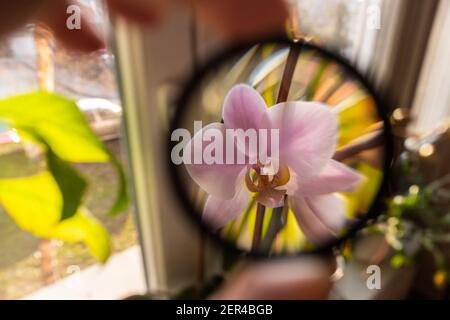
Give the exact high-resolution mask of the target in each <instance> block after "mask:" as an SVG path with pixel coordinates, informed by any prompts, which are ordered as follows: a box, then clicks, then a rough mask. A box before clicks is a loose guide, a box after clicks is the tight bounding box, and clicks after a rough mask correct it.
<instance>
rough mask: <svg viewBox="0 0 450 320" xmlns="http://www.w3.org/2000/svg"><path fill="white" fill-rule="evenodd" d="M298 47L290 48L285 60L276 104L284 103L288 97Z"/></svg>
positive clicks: (298, 52) (298, 50)
mask: <svg viewBox="0 0 450 320" xmlns="http://www.w3.org/2000/svg"><path fill="white" fill-rule="evenodd" d="M300 51H301V50H300V47H299V46H292V47H291V48H290V49H289V54H288V57H287V60H286V65H285V67H284V71H283V77H282V78H281V84H280V91H278V98H277V103H280V102H285V101H286V100H287V98H288V95H289V89H290V88H291V83H292V78H293V76H294V71H295V67H296V66H297V61H298V57H299V56H300Z"/></svg>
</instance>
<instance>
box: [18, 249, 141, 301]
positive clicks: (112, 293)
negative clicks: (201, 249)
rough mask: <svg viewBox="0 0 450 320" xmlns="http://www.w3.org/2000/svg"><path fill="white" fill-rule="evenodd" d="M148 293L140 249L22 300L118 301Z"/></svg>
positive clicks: (70, 277) (67, 278) (90, 268)
mask: <svg viewBox="0 0 450 320" xmlns="http://www.w3.org/2000/svg"><path fill="white" fill-rule="evenodd" d="M145 292H146V285H145V276H144V270H143V263H142V257H141V250H140V248H139V246H133V247H130V248H129V249H127V250H125V251H122V252H120V253H117V254H115V255H114V256H112V257H111V258H110V259H109V261H108V262H107V263H106V264H105V265H100V264H96V265H93V266H91V267H88V268H86V269H84V270H82V271H79V272H76V273H74V274H72V275H71V276H68V277H66V278H64V279H63V280H60V281H57V282H56V283H54V284H52V285H50V286H47V287H45V288H43V289H40V290H38V291H36V292H34V293H32V294H30V295H27V296H25V297H23V298H22V300H54V299H58V300H87V299H89V300H116V299H123V298H125V297H127V296H130V295H134V294H143V293H145Z"/></svg>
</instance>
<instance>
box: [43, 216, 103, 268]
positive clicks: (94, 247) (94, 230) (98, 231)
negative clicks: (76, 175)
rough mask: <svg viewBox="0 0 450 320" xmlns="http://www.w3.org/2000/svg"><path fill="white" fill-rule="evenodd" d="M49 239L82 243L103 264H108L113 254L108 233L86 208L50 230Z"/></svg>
mask: <svg viewBox="0 0 450 320" xmlns="http://www.w3.org/2000/svg"><path fill="white" fill-rule="evenodd" d="M47 237H48V238H55V239H60V240H63V241H66V242H80V241H82V242H84V243H85V244H86V246H87V247H88V249H89V251H90V252H91V254H92V255H93V256H94V257H95V258H96V259H97V260H98V261H100V262H102V263H104V262H106V260H108V257H109V255H110V254H111V241H110V237H109V233H108V231H106V229H105V228H104V227H103V226H102V225H101V223H100V222H99V221H98V220H97V219H96V218H95V217H93V216H92V215H91V214H90V213H89V212H88V211H87V210H86V209H84V208H82V209H80V210H78V212H77V213H76V214H75V215H74V216H72V217H71V218H69V219H66V220H64V221H61V222H60V223H58V225H56V226H55V227H54V228H53V229H52V230H49V232H48V234H47Z"/></svg>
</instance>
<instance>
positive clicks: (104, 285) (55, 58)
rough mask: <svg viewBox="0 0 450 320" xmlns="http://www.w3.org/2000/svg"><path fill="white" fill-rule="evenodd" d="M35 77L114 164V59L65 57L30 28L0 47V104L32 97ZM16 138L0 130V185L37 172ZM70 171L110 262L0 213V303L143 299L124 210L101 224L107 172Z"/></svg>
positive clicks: (108, 196)
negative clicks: (108, 246)
mask: <svg viewBox="0 0 450 320" xmlns="http://www.w3.org/2000/svg"><path fill="white" fill-rule="evenodd" d="M83 2H84V4H85V5H88V6H90V7H91V8H92V9H93V10H94V13H95V18H96V22H97V24H98V26H100V27H102V28H103V29H104V30H105V31H106V27H107V25H108V21H107V17H106V15H105V12H104V11H103V10H102V7H101V5H100V3H101V2H99V1H95V0H87V1H83ZM39 59H40V60H39ZM37 61H40V62H37ZM42 63H44V64H45V65H42ZM39 72H47V73H48V74H47V78H46V81H49V82H50V83H49V86H50V87H53V89H54V91H55V92H56V93H58V94H61V95H64V96H66V97H69V98H71V99H74V100H76V101H77V103H78V106H79V108H80V110H81V111H82V112H83V113H84V114H85V116H86V118H87V119H88V121H89V123H90V125H91V126H92V128H93V129H94V131H95V133H96V134H97V135H98V136H99V137H100V138H101V140H103V141H104V143H105V144H106V145H107V146H108V148H109V149H110V150H111V152H113V153H114V154H115V155H116V156H117V157H119V158H120V157H121V153H122V151H123V148H122V146H121V131H122V129H121V114H122V109H121V106H120V100H119V94H118V90H117V85H116V75H115V69H114V56H113V55H112V54H111V53H110V52H109V51H106V50H105V51H102V52H94V53H92V54H89V55H80V54H79V53H71V52H68V51H67V50H65V49H64V48H62V47H60V46H58V45H57V44H56V43H54V42H53V41H52V39H51V38H50V37H49V34H48V33H47V32H46V31H45V30H44V29H42V28H41V27H38V26H35V25H28V26H26V27H25V28H24V29H22V30H20V31H18V32H17V33H15V34H13V35H10V36H8V38H7V39H6V41H2V42H1V43H0V98H5V97H8V96H12V95H17V94H21V93H27V92H30V91H34V90H37V89H38V88H39V81H40V79H42V78H41V76H40V75H39ZM16 138H17V136H16V135H15V133H14V131H12V130H10V129H8V128H7V127H5V126H0V167H1V172H0V176H2V177H5V176H15V175H16V174H18V173H21V174H23V173H24V172H25V171H26V172H34V171H36V170H38V167H39V165H40V163H39V161H41V158H40V157H39V154H38V153H37V152H36V150H33V149H29V148H28V147H26V146H24V145H23V144H21V143H17V142H18V141H17V139H16ZM77 169H79V170H80V171H81V173H82V174H83V175H84V176H85V177H87V178H88V181H89V190H88V192H87V194H86V197H85V203H86V206H87V207H88V208H89V210H90V211H91V213H92V214H93V215H94V216H95V217H96V218H97V219H99V220H100V221H101V223H102V224H103V225H104V226H105V227H106V229H107V230H108V231H109V233H110V235H111V242H112V256H111V258H110V259H109V261H108V263H107V264H106V265H104V266H101V265H97V261H96V260H95V259H94V258H93V257H92V255H91V254H90V253H89V251H88V249H87V248H86V246H85V245H83V244H81V243H73V244H70V243H63V242H61V241H57V240H42V239H38V238H35V237H33V236H32V235H30V234H29V233H27V232H24V231H22V230H21V229H20V228H19V227H18V226H17V225H16V224H15V222H14V221H13V220H12V219H11V218H10V216H9V215H8V214H7V213H6V212H5V210H3V209H2V208H0V299H17V298H31V299H34V298H45V299H47V298H49V299H52V298H53V299H55V298H57V299H79V298H106V299H109V298H121V297H124V296H126V295H130V294H135V293H140V292H144V291H145V280H144V275H143V273H142V261H141V256H140V248H139V245H138V240H137V232H136V228H135V224H134V219H133V216H132V215H131V209H128V210H127V212H123V213H121V214H119V215H118V216H116V217H109V216H107V211H108V208H109V207H110V206H111V204H112V202H113V201H114V194H115V190H116V188H117V184H118V183H117V177H116V175H115V172H114V169H113V167H112V166H111V165H109V164H78V165H77ZM119 283H120V285H119Z"/></svg>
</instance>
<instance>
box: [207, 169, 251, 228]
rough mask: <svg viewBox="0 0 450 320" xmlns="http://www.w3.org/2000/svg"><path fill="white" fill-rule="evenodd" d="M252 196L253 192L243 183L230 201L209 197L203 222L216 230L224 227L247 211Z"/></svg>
mask: <svg viewBox="0 0 450 320" xmlns="http://www.w3.org/2000/svg"><path fill="white" fill-rule="evenodd" d="M240 177H242V175H241V176H240ZM251 195H252V194H251V192H250V191H249V190H248V189H247V187H246V186H245V184H244V183H242V184H241V185H239V187H238V188H237V191H236V194H235V195H234V197H233V198H232V199H230V200H221V199H218V198H215V197H213V196H209V197H208V199H207V200H206V203H205V207H204V208H203V217H202V219H203V221H204V222H206V223H207V224H208V225H209V226H211V227H212V228H214V229H219V228H221V227H223V226H224V225H226V224H227V223H228V222H229V221H232V220H234V219H236V218H237V217H238V216H239V215H241V214H242V213H243V212H244V211H245V210H246V209H247V207H248V205H249V203H250V197H251Z"/></svg>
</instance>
